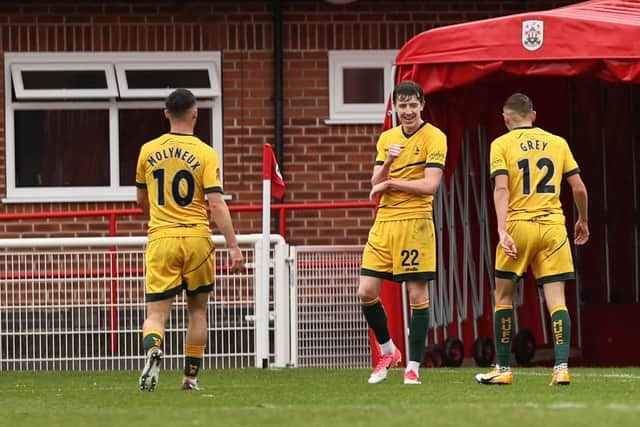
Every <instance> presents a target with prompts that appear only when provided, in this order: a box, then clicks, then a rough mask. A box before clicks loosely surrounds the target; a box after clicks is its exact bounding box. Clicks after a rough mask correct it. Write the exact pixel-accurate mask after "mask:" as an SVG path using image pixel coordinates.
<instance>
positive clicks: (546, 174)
mask: <svg viewBox="0 0 640 427" xmlns="http://www.w3.org/2000/svg"><path fill="white" fill-rule="evenodd" d="M490 170H491V178H492V179H493V178H494V177H495V176H496V175H500V174H506V175H507V176H508V177H509V211H508V213H507V221H509V220H530V219H533V218H535V219H536V220H537V221H540V222H543V223H548V224H564V222H565V218H564V213H563V212H562V205H561V203H560V189H561V185H562V178H566V177H568V176H571V175H573V174H576V173H580V169H579V168H578V164H577V163H576V161H575V159H574V158H573V154H571V150H570V149H569V145H568V144H567V141H565V139H564V138H562V137H560V136H557V135H554V134H552V133H549V132H547V131H545V130H543V129H540V128H538V127H522V128H516V129H513V130H511V131H510V132H508V133H506V134H504V135H502V136H500V137H498V138H496V139H495V140H494V141H493V142H492V143H491V166H490Z"/></svg>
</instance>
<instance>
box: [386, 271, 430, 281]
mask: <svg viewBox="0 0 640 427" xmlns="http://www.w3.org/2000/svg"><path fill="white" fill-rule="evenodd" d="M435 278H436V273H435V272H434V271H421V272H418V273H404V274H398V275H396V276H393V280H395V281H396V282H408V281H409V280H424V281H427V282H428V281H429V280H434V279H435Z"/></svg>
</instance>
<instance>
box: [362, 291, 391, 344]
mask: <svg viewBox="0 0 640 427" xmlns="http://www.w3.org/2000/svg"><path fill="white" fill-rule="evenodd" d="M361 307H362V313H363V314H364V318H365V319H366V320H367V323H368V324H369V327H370V328H371V329H372V330H373V333H374V334H375V335H376V339H377V340H378V343H380V344H382V343H386V342H387V341H389V340H390V339H391V338H390V337H389V327H388V326H387V314H386V313H385V312H384V307H382V303H381V302H380V298H376V299H374V300H372V301H368V302H366V303H363V304H362V305H361Z"/></svg>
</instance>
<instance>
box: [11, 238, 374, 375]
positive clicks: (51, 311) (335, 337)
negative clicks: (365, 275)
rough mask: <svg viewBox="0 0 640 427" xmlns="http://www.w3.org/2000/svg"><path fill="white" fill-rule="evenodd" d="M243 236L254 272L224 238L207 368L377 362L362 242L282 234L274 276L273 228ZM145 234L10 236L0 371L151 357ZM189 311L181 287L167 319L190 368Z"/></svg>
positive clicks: (179, 360) (170, 356) (169, 346)
mask: <svg viewBox="0 0 640 427" xmlns="http://www.w3.org/2000/svg"><path fill="white" fill-rule="evenodd" d="M213 239H214V242H215V243H216V245H218V246H219V247H220V248H222V247H223V246H224V245H223V240H222V237H220V236H214V237H213ZM238 240H239V242H240V244H241V247H242V250H243V253H244V256H245V259H246V260H247V267H248V268H247V271H246V272H245V273H243V274H240V275H231V274H228V273H227V271H226V266H228V265H229V264H230V262H229V259H228V253H227V251H226V250H225V249H217V250H216V284H215V287H214V290H213V291H212V297H211V299H210V301H209V311H208V315H209V316H208V318H209V337H208V345H207V348H206V352H205V358H204V362H203V366H204V367H205V368H243V367H253V366H255V367H260V366H262V365H263V359H265V358H266V359H267V360H268V361H269V365H270V366H276V367H279V366H299V367H334V368H339V367H367V366H370V364H371V353H370V346H369V339H368V333H367V325H366V322H365V320H364V317H363V316H362V313H361V312H360V306H359V303H358V300H357V288H358V277H359V266H360V256H361V252H362V247H361V246H343V247H340V246H338V247H323V246H320V247H314V246H302V247H297V248H293V247H292V248H289V246H288V245H287V244H286V243H285V242H284V240H283V239H282V237H280V236H275V235H274V236H271V245H270V248H269V255H270V256H269V283H268V284H267V286H266V287H265V286H263V284H262V281H263V280H262V279H261V278H262V271H263V266H262V265H261V262H260V260H261V259H262V258H261V256H260V254H261V251H262V246H263V242H262V235H246V236H239V237H238ZM145 244H146V238H144V237H126V238H125V237H119V238H62V239H61V238H58V239H53V238H52V239H0V371H2V370H4V371H7V370H111V369H133V370H137V369H140V368H141V367H142V364H143V361H144V358H143V354H142V353H143V351H142V338H141V327H142V323H143V321H144V319H145V302H144V245H145ZM264 292H268V303H267V304H268V306H264V305H263V304H261V303H260V301H267V298H263V295H264ZM186 320H187V314H186V304H185V301H184V299H183V298H182V297H181V296H180V297H178V299H177V301H176V304H174V309H173V313H172V315H171V318H170V321H169V324H168V325H167V329H166V339H165V344H164V345H165V354H166V355H165V362H164V368H166V369H180V368H182V364H183V356H182V355H183V345H184V344H183V341H184V334H185V331H186V326H187V324H186ZM264 328H268V334H267V333H262V331H264ZM262 337H268V338H267V339H268V341H267V342H264V340H263V339H262Z"/></svg>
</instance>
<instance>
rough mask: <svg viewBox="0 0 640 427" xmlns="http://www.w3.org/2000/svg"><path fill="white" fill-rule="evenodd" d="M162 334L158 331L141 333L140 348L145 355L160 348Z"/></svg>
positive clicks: (150, 330) (152, 330)
mask: <svg viewBox="0 0 640 427" xmlns="http://www.w3.org/2000/svg"><path fill="white" fill-rule="evenodd" d="M163 340H164V332H163V331H161V330H159V329H147V330H144V331H142V348H143V349H144V352H145V353H148V352H149V350H151V349H154V348H162V341H163Z"/></svg>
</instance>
